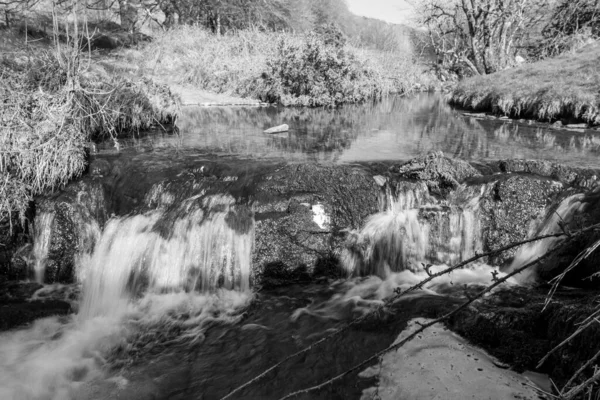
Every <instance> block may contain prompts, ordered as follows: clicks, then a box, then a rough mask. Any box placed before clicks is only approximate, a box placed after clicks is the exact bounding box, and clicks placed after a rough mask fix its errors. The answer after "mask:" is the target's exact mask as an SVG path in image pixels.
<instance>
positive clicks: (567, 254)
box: [537, 187, 600, 289]
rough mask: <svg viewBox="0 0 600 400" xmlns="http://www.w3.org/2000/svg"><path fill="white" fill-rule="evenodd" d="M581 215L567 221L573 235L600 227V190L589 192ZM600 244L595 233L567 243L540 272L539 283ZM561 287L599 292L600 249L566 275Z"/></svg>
mask: <svg viewBox="0 0 600 400" xmlns="http://www.w3.org/2000/svg"><path fill="white" fill-rule="evenodd" d="M579 209H580V210H581V212H580V213H578V214H576V215H575V216H574V218H573V220H572V221H568V222H569V224H568V227H567V229H569V230H570V231H571V232H577V230H578V229H581V228H583V227H587V226H591V225H596V224H600V187H596V188H595V189H593V190H590V191H588V192H587V193H586V194H585V196H584V197H583V199H582V200H581V204H580V205H579ZM599 240H600V231H592V232H589V233H588V234H586V235H582V236H579V237H577V238H576V239H574V240H571V241H569V242H568V243H566V244H565V245H564V246H563V247H562V248H561V250H559V252H558V253H557V254H556V255H555V256H553V257H552V258H551V259H549V260H548V261H547V262H545V263H544V264H542V265H540V266H539V267H538V268H537V273H538V276H539V278H540V279H542V280H545V281H550V280H552V279H553V278H555V277H556V276H558V275H559V274H561V273H562V272H563V271H564V270H565V269H566V268H568V267H569V266H570V265H571V263H572V262H573V260H575V259H576V258H577V257H578V256H579V255H580V254H581V253H583V252H584V251H586V250H587V249H588V248H590V247H592V246H594V245H595V244H596V243H597V242H598V241H599ZM562 284H564V285H567V286H574V287H580V288H596V289H597V288H600V248H597V249H596V250H595V251H593V252H591V253H590V254H589V255H588V256H587V257H586V258H584V259H583V260H582V261H581V262H580V263H579V264H578V265H577V267H575V268H574V269H572V270H571V271H570V272H569V273H567V274H566V276H565V277H564V279H563V280H562Z"/></svg>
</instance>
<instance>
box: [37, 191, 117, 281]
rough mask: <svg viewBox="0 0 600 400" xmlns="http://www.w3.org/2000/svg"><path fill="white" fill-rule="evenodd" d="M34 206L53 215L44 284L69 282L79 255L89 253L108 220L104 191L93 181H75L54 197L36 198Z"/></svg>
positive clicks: (72, 278)
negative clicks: (100, 228)
mask: <svg viewBox="0 0 600 400" xmlns="http://www.w3.org/2000/svg"><path fill="white" fill-rule="evenodd" d="M36 207H37V210H36V212H38V213H42V212H45V213H51V214H53V216H54V220H53V223H52V226H51V230H52V232H51V236H50V237H51V240H50V245H49V250H48V259H47V264H46V269H45V277H44V282H45V283H56V282H60V283H71V282H73V280H74V278H75V271H74V268H75V265H76V259H77V257H78V255H79V254H80V253H81V252H89V251H90V250H91V248H92V247H93V245H94V243H95V239H96V237H95V236H96V235H97V233H98V232H97V231H98V230H99V227H100V226H102V225H103V224H104V222H105V221H106V219H107V207H106V199H105V196H104V190H103V188H102V186H101V185H100V184H99V183H98V182H96V181H88V180H84V181H78V182H75V183H73V184H71V185H68V186H67V188H66V189H65V190H64V191H63V192H62V193H60V194H59V195H58V196H56V197H54V198H43V199H38V200H37V203H36Z"/></svg>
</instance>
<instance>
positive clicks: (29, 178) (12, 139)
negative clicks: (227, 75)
mask: <svg viewBox="0 0 600 400" xmlns="http://www.w3.org/2000/svg"><path fill="white" fill-rule="evenodd" d="M61 47H62V48H61ZM61 47H59V46H57V47H56V48H55V49H53V50H52V51H39V50H38V51H36V52H35V53H28V52H26V51H21V52H15V53H11V54H10V55H3V57H1V58H0V104H2V107H0V220H6V219H8V221H10V222H11V223H12V221H13V220H14V216H15V215H19V216H20V217H21V218H24V215H25V210H26V209H27V208H28V206H29V203H30V201H31V200H32V199H33V197H34V196H36V195H39V194H42V193H44V192H47V191H51V190H54V189H57V188H58V187H60V186H62V185H64V184H66V183H67V182H68V181H69V180H71V179H73V178H74V177H76V176H78V175H79V174H81V173H82V172H83V170H84V169H85V166H86V147H88V146H89V145H90V141H93V140H103V139H107V138H109V139H111V140H113V141H114V142H115V145H116V146H118V140H119V138H120V137H122V136H128V135H135V134H138V133H139V132H140V130H143V129H145V128H148V127H150V126H151V125H153V124H156V123H169V122H172V120H173V119H174V118H176V116H177V110H178V105H177V102H176V100H175V99H174V97H173V96H172V95H171V94H170V92H169V90H168V88H164V87H161V86H159V85H156V84H154V83H152V82H151V81H149V80H146V81H140V82H132V81H129V80H126V79H123V78H120V77H111V76H106V75H104V76H102V75H98V74H87V73H86V70H87V67H88V66H89V65H88V64H86V63H84V62H82V61H83V60H84V57H85V55H84V54H82V52H81V50H80V47H79V46H70V47H69V46H61Z"/></svg>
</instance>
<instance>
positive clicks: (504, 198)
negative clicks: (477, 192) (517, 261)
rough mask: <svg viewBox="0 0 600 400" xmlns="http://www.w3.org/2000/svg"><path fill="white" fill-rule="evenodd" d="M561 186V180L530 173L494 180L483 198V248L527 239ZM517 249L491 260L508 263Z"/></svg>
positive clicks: (496, 246) (495, 247)
mask: <svg viewBox="0 0 600 400" xmlns="http://www.w3.org/2000/svg"><path fill="white" fill-rule="evenodd" d="M562 189H563V185H562V184H561V183H560V182H557V181H552V180H549V179H545V178H541V177H536V176H531V175H516V176H509V177H508V179H500V180H499V181H497V182H495V183H494V184H493V186H492V188H491V190H488V191H487V192H486V194H485V196H484V197H483V199H482V201H481V209H482V212H481V216H482V227H483V240H484V249H485V250H488V251H489V250H493V249H497V248H500V247H503V246H506V245H508V244H510V243H515V242H518V241H521V240H524V239H525V238H527V236H528V233H529V231H530V230H531V228H532V226H535V224H536V223H539V220H540V219H542V218H543V217H544V216H545V213H546V209H547V207H548V206H550V205H551V204H552V203H554V202H555V201H556V199H557V197H558V195H559V194H560V192H561V190H562ZM516 251H517V249H513V250H509V251H506V252H504V253H503V254H501V255H499V256H497V257H495V258H494V259H492V260H490V261H491V262H492V264H497V265H506V264H507V263H510V261H511V260H512V258H513V257H514V254H515V252H516Z"/></svg>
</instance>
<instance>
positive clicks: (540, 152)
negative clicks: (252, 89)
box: [179, 94, 600, 164]
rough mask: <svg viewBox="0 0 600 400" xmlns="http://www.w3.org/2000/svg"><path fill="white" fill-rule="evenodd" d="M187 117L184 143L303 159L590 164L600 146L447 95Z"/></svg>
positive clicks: (203, 111) (195, 112) (190, 112)
mask: <svg viewBox="0 0 600 400" xmlns="http://www.w3.org/2000/svg"><path fill="white" fill-rule="evenodd" d="M183 114H184V115H183V116H182V118H180V123H179V125H180V130H181V133H182V142H183V146H189V147H194V148H205V149H209V150H215V151H223V152H227V153H236V154H249V155H257V156H276V157H286V158H296V159H303V160H306V159H316V160H321V161H337V160H342V161H353V160H367V159H376V158H377V157H378V156H379V157H380V158H381V153H382V152H387V153H386V157H387V156H389V157H390V158H391V159H396V160H401V159H408V158H411V157H414V156H417V155H419V154H423V153H426V152H428V151H431V150H442V151H444V152H445V153H446V154H448V155H450V156H453V157H458V158H463V159H467V160H471V159H500V158H547V159H556V160H563V161H569V157H572V154H573V153H574V152H575V153H577V154H578V155H583V159H587V160H588V162H587V163H588V164H589V163H590V160H591V159H592V158H597V153H598V152H599V149H600V134H597V135H592V134H588V133H586V134H582V133H574V132H565V131H557V130H550V129H547V128H546V129H543V128H540V127H534V126H528V125H523V124H516V123H511V122H506V121H500V120H497V119H481V118H476V117H470V116H465V115H462V114H460V113H459V112H457V111H456V110H453V109H452V108H450V107H449V106H448V105H447V104H446V101H445V100H444V98H443V97H442V96H440V95H429V94H423V95H418V96H415V97H407V98H405V97H389V98H386V99H384V100H383V101H381V102H378V103H367V104H362V105H348V106H344V107H340V108H336V109H322V108H314V109H308V108H277V107H266V108H199V107H198V108H185V109H184V112H183ZM281 124H288V125H289V126H290V131H289V132H288V133H285V134H278V135H267V134H264V133H263V130H265V129H267V128H270V127H272V126H276V125H281ZM579 161H580V160H575V161H574V162H579ZM584 163H585V161H584Z"/></svg>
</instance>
